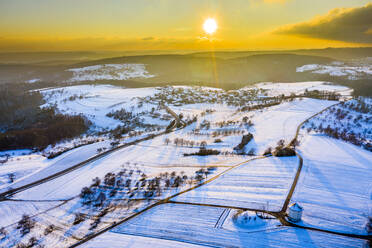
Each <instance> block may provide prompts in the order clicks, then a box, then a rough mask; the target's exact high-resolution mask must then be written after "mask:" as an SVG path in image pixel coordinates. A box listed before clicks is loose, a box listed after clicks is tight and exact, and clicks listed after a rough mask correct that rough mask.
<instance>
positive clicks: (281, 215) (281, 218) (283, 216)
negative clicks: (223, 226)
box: [70, 103, 372, 247]
mask: <svg viewBox="0 0 372 248" xmlns="http://www.w3.org/2000/svg"><path fill="white" fill-rule="evenodd" d="M337 104H339V103H336V104H334V105H331V106H329V107H327V108H325V109H323V110H322V111H320V112H318V113H316V114H314V115H312V116H310V117H309V118H307V119H306V120H304V121H303V122H301V123H300V124H299V125H298V127H297V130H296V134H295V137H294V138H293V140H292V142H291V144H294V142H293V141H296V140H297V139H298V135H299V132H300V129H301V126H302V125H303V124H304V123H305V122H306V121H308V120H309V119H311V118H313V117H315V116H316V115H319V114H321V113H323V112H324V111H326V110H327V109H329V108H331V107H333V106H335V105H337ZM296 156H297V157H298V158H299V164H298V168H297V171H296V174H295V177H294V180H293V183H292V185H291V188H290V190H289V192H288V195H287V197H286V199H285V201H284V204H283V206H282V209H281V210H280V211H279V212H275V211H268V210H262V209H249V208H242V207H233V206H225V205H214V204H200V203H190V202H179V201H172V199H173V198H175V197H176V196H179V195H181V194H184V193H186V192H189V191H191V190H194V189H196V188H198V187H201V186H203V185H205V184H207V183H210V182H212V181H214V180H216V179H217V178H219V177H220V176H222V175H224V174H226V173H228V172H229V171H230V170H232V169H234V168H237V167H239V166H241V165H243V164H247V163H248V162H249V161H252V160H256V159H265V158H266V157H265V156H262V157H257V158H254V159H251V160H248V161H244V162H242V163H239V164H236V165H234V166H232V167H230V168H229V169H227V170H225V171H223V172H222V173H220V174H218V175H216V176H214V177H212V178H210V179H208V180H206V181H204V182H202V183H201V184H199V185H196V186H194V187H191V188H189V189H186V190H184V191H182V192H179V193H176V194H174V195H172V196H169V197H167V198H165V199H163V200H159V201H158V202H156V203H154V204H152V205H150V206H148V207H147V208H145V209H143V210H142V211H139V212H137V213H136V214H134V215H132V216H129V217H127V218H125V219H123V220H121V221H119V222H117V223H114V224H113V225H111V226H109V227H107V228H104V229H103V230H101V231H99V232H97V233H95V234H92V235H90V236H88V237H86V238H85V239H83V240H80V241H79V242H77V243H75V244H74V245H72V246H70V247H77V246H79V245H81V244H84V243H86V242H88V241H89V240H91V239H93V238H95V237H97V236H99V235H101V234H103V233H105V232H107V231H109V230H111V229H113V228H115V227H117V226H119V225H121V224H123V223H125V222H127V221H128V220H130V219H132V218H134V217H136V216H138V215H140V214H142V213H144V212H146V211H148V210H150V209H152V208H154V207H156V206H159V205H161V204H168V203H173V204H189V205H198V206H209V207H222V208H228V209H241V210H245V211H255V212H262V213H266V214H270V215H272V216H274V217H276V218H277V219H278V220H279V221H280V222H281V223H282V225H284V226H292V227H297V228H303V229H308V230H313V231H319V232H325V233H330V234H335V235H341V236H347V237H352V238H360V239H367V240H371V238H372V235H355V234H347V233H340V232H334V231H329V230H323V229H319V228H314V227H305V226H299V225H297V224H295V223H291V222H289V221H287V219H286V216H287V215H286V211H287V208H288V205H289V203H290V201H291V198H292V196H293V193H294V191H295V188H296V185H297V182H298V179H299V177H300V174H301V170H302V166H303V158H302V156H301V155H300V154H299V153H298V152H297V151H296Z"/></svg>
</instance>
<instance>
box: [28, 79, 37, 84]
mask: <svg viewBox="0 0 372 248" xmlns="http://www.w3.org/2000/svg"><path fill="white" fill-rule="evenodd" d="M40 81H41V79H40V78H34V79H30V80H27V81H26V83H29V84H33V83H37V82H40Z"/></svg>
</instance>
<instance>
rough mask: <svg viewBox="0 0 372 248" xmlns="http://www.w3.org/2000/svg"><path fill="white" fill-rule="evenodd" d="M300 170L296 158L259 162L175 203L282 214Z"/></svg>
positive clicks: (226, 174) (186, 195) (198, 189)
mask: <svg viewBox="0 0 372 248" xmlns="http://www.w3.org/2000/svg"><path fill="white" fill-rule="evenodd" d="M297 168H298V159H297V157H285V158H277V157H269V158H262V159H256V160H253V161H250V162H247V163H245V164H243V165H241V166H239V167H237V168H234V169H232V170H230V171H228V172H226V173H225V174H223V175H222V176H220V177H219V178H217V179H216V180H214V181H212V182H210V183H208V184H206V185H203V186H201V187H199V188H196V189H195V190H192V191H189V192H186V193H185V194H182V195H179V196H177V197H175V198H174V199H173V200H174V201H179V202H192V203H209V204H217V205H225V206H234V207H244V208H253V209H266V210H270V211H280V209H281V207H282V205H283V203H284V200H285V198H286V196H287V194H288V191H289V188H290V186H291V184H292V182H293V178H294V175H295V173H296V171H297Z"/></svg>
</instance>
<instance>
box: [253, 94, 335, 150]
mask: <svg viewBox="0 0 372 248" xmlns="http://www.w3.org/2000/svg"><path fill="white" fill-rule="evenodd" d="M335 103H336V102H334V101H324V100H317V99H310V98H304V99H303V100H294V101H292V102H286V103H283V104H280V105H278V106H274V107H271V108H267V109H265V110H263V111H262V112H258V113H255V114H254V116H253V117H252V122H253V124H254V126H253V127H252V134H253V136H254V140H253V142H251V143H250V144H248V146H247V147H256V149H257V152H258V154H262V153H263V152H264V150H265V149H267V148H268V147H272V148H274V147H275V146H276V143H277V142H278V141H279V140H280V139H284V140H285V141H286V142H289V141H291V140H292V139H293V138H294V136H295V134H296V129H297V127H298V125H299V124H300V123H301V122H303V121H305V120H306V119H307V118H309V117H311V116H312V115H314V114H316V113H317V112H319V111H321V110H323V109H325V108H327V107H329V106H331V105H332V104H335Z"/></svg>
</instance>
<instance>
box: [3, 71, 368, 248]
mask: <svg viewBox="0 0 372 248" xmlns="http://www.w3.org/2000/svg"><path fill="white" fill-rule="evenodd" d="M141 68H142V67H141V66H139V67H133V68H132V67H130V66H127V67H126V66H124V67H120V66H118V65H106V66H101V67H95V66H93V67H87V68H80V69H76V70H75V71H74V73H77V75H80V76H79V77H80V78H84V75H85V74H84V73H87V74H89V75H90V76H92V75H95V73H96V74H97V75H98V77H104V76H102V75H106V74H110V76H112V77H114V76H115V75H113V74H115V73H116V72H115V73H114V71H116V70H124V71H125V72H123V73H124V74H120V75H119V76H118V75H116V76H118V77H122V76H123V75H126V74H125V73H129V72H128V71H131V70H137V72H131V73H132V74H133V75H137V74H138V73H139V71H141V70H142V69H143V70H145V67H143V68H142V69H141ZM131 73H129V74H130V75H132V74H131ZM136 73H137V74H136ZM143 73H144V74H143V75H147V74H146V73H145V72H143ZM139 74H141V73H139ZM141 75H142V74H141ZM313 90H318V91H323V90H324V91H332V92H337V93H340V94H342V95H345V96H348V95H350V93H351V92H352V91H351V90H350V89H349V88H347V87H343V86H338V85H332V84H329V83H325V82H303V83H293V84H289V83H283V84H272V83H264V84H257V85H255V86H254V87H251V88H246V89H241V90H236V91H223V90H220V89H215V88H203V87H187V86H177V87H163V88H139V89H127V88H121V87H116V86H111V85H97V86H93V85H76V86H69V87H64V88H57V89H45V90H42V94H43V95H44V97H45V100H46V104H45V105H44V106H55V107H56V108H57V109H58V110H59V111H60V112H62V113H67V114H71V115H75V114H82V115H84V116H86V117H87V118H88V119H89V120H90V121H91V122H92V123H93V127H92V128H91V129H90V132H91V133H89V134H88V136H89V135H91V136H90V138H92V139H93V138H95V139H97V140H96V142H95V143H93V144H88V145H84V146H81V147H79V148H75V149H72V150H70V151H68V152H65V153H63V154H62V155H59V156H57V157H56V158H53V159H50V160H47V159H45V158H44V157H42V156H41V155H42V154H43V153H40V152H39V153H32V152H31V151H23V152H24V153H25V152H27V154H22V152H16V153H17V154H15V153H14V152H13V153H14V154H13V155H12V154H11V153H10V155H11V157H10V158H9V160H8V161H7V162H5V163H4V164H3V165H1V166H0V182H2V183H3V184H2V185H0V193H1V192H4V191H6V190H7V189H8V187H13V188H16V187H20V186H23V185H26V184H29V183H32V182H34V181H36V180H39V179H42V178H45V177H48V176H50V175H53V174H54V173H57V172H60V171H62V170H64V169H66V168H69V167H71V166H73V165H76V164H78V163H80V162H82V161H84V160H86V159H89V158H91V157H93V156H94V155H96V154H98V153H99V152H102V151H103V148H105V150H107V149H110V148H111V147H112V144H110V143H111V142H112V141H113V139H112V138H110V137H109V135H107V134H105V135H102V136H99V134H98V132H97V131H110V130H113V129H115V128H116V127H117V126H120V125H126V124H125V121H126V120H125V118H126V117H125V115H124V117H125V118H124V120H117V119H114V118H113V116H112V115H111V116H110V115H109V116H108V115H107V114H109V113H113V112H115V111H118V110H122V109H125V110H126V111H129V112H131V113H134V114H138V115H139V116H140V117H141V122H142V123H145V124H146V125H156V126H157V127H158V128H159V129H156V130H154V129H153V130H152V131H145V132H143V133H141V134H139V135H138V136H130V135H129V134H123V136H121V138H116V140H117V141H118V142H119V143H120V144H123V143H125V142H130V141H134V140H136V139H139V138H141V137H145V136H147V135H148V134H149V133H157V132H161V131H162V130H164V129H165V127H166V126H167V125H168V124H169V123H170V121H171V120H172V119H173V117H172V116H170V115H169V114H168V113H167V112H166V111H165V109H160V108H158V104H159V103H163V104H165V105H166V106H169V107H170V108H171V109H172V110H173V111H174V112H175V113H176V114H182V115H183V116H184V117H183V119H184V120H185V121H188V120H193V121H190V122H188V125H187V126H186V127H184V128H180V129H177V130H174V131H172V132H169V133H164V134H163V133H162V135H160V136H157V137H154V138H152V139H149V140H146V141H142V142H139V143H136V144H134V145H131V146H128V147H124V148H121V149H119V150H116V151H114V152H112V153H110V154H108V155H107V156H103V157H101V158H98V159H96V160H94V161H91V162H89V163H87V164H86V165H84V166H82V167H80V168H77V169H75V170H73V171H70V172H69V173H67V174H64V175H61V176H59V177H57V178H55V179H53V180H50V181H47V182H44V183H42V184H40V185H37V186H35V187H32V188H30V189H27V190H24V191H22V192H20V193H17V194H15V195H14V196H12V201H2V202H0V216H5V215H6V217H3V219H2V220H1V221H0V227H6V230H7V231H9V235H8V237H9V238H6V239H1V235H2V234H1V232H0V246H5V247H12V246H14V245H15V244H16V243H15V242H17V240H18V241H20V242H22V243H26V242H28V240H30V238H31V237H32V236H35V237H36V238H37V239H38V240H39V244H40V245H45V246H46V247H60V246H69V245H71V244H74V243H75V242H77V241H78V240H81V239H83V238H84V237H86V235H89V234H92V233H95V232H96V231H98V230H101V229H103V228H105V227H108V226H110V225H112V224H113V223H114V222H117V221H120V220H123V218H126V217H129V216H131V215H133V214H135V213H138V211H141V210H142V209H144V208H146V207H147V206H150V205H151V204H153V203H155V202H156V201H158V200H160V199H165V198H167V197H170V196H173V195H174V194H176V193H181V194H179V195H177V196H176V197H174V198H171V201H173V202H177V203H166V204H161V205H157V206H155V207H153V208H151V209H149V210H147V211H144V212H143V213H140V214H139V215H138V216H136V217H134V218H132V219H130V220H129V221H127V222H124V223H123V224H122V225H120V226H118V227H116V228H114V229H113V230H111V231H109V232H105V233H104V234H102V235H99V236H98V237H97V238H94V239H93V240H91V241H89V242H88V243H86V244H84V245H83V247H103V246H105V247H106V246H107V247H123V246H125V247H148V246H153V247H160V246H161V247H204V246H208V247H210V246H212V247H283V246H285V247H319V246H321V247H363V246H364V245H365V241H363V240H359V239H352V238H347V237H344V236H338V235H332V234H328V233H324V232H318V231H310V230H306V229H302V228H294V227H288V226H282V225H281V224H280V222H279V220H277V219H275V218H273V216H271V219H270V220H259V221H256V222H252V223H254V224H252V223H251V224H249V225H244V224H242V223H243V222H242V223H240V224H238V225H237V223H236V221H235V220H234V219H233V216H234V214H235V213H236V211H237V210H236V209H234V208H250V209H265V210H269V211H280V210H281V208H282V207H283V203H284V201H285V199H286V197H287V195H288V192H289V190H290V188H291V185H292V183H293V181H294V176H295V174H296V171H297V169H298V165H299V159H298V158H297V157H296V156H293V157H281V158H278V157H258V155H261V154H262V153H263V152H264V151H265V150H266V149H267V148H269V147H271V148H274V147H275V146H277V142H278V141H279V140H284V143H285V144H288V143H289V142H290V141H291V140H292V139H293V138H294V137H295V134H296V130H297V128H298V126H299V125H300V124H301V123H302V122H304V121H305V120H306V119H308V118H310V117H311V116H313V115H314V114H316V113H318V112H320V111H322V110H324V109H325V108H327V107H330V106H331V105H333V104H335V103H337V102H336V101H326V100H320V99H311V98H302V99H299V98H295V99H285V100H283V101H282V100H280V97H275V96H280V95H282V94H284V95H287V96H288V95H291V94H292V93H293V94H302V93H304V92H305V91H313ZM268 96H269V98H268ZM270 96H274V97H272V98H273V99H274V101H272V100H270ZM265 98H266V100H265ZM278 99H279V100H278ZM221 101H222V102H221ZM265 104H267V105H265ZM268 106H269V107H268ZM244 107H249V108H244ZM326 113H327V112H324V114H322V115H321V116H320V117H319V118H318V119H319V120H322V118H323V119H324V123H326V122H327V121H328V122H327V123H328V124H330V125H333V122H335V120H333V122H332V120H326V116H327V115H326ZM163 117H164V118H163ZM352 120H353V121H355V122H358V123H359V122H360V120H361V119H360V118H357V117H355V118H354V119H352ZM362 120H363V121H364V122H365V125H364V124H363V125H364V126H363V128H364V129H366V128H367V129H368V124H369V121H370V120H369V119H366V118H364V117H363V118H362ZM146 125H143V126H141V127H137V126H136V127H135V129H134V131H136V130H141V131H143V130H144V127H146ZM364 129H363V130H364ZM248 132H249V133H251V134H253V139H252V140H251V141H250V142H249V143H248V144H247V145H246V146H245V148H244V149H243V152H245V153H242V154H237V153H236V152H235V151H234V149H233V148H234V147H235V146H237V145H238V144H239V143H240V142H241V140H242V136H243V135H244V134H247V133H248ZM77 139H78V140H80V139H81V140H82V138H81V137H79V138H77ZM75 141H77V140H75ZM75 141H73V140H71V141H64V142H65V143H63V142H62V143H60V144H57V145H56V146H55V147H49V148H48V149H46V150H45V151H44V153H45V154H46V153H48V152H51V151H53V149H54V150H56V151H58V150H60V149H62V148H63V147H64V146H66V147H71V148H72V144H73V143H74V142H75ZM202 143H204V145H202ZM202 146H205V147H206V149H213V150H214V151H218V152H220V153H219V154H218V155H209V156H196V155H192V156H184V155H185V154H188V155H190V154H191V153H196V152H198V151H200V150H201V147H202ZM248 151H253V154H249V155H248V154H247V153H248ZM298 151H299V152H300V154H301V155H302V156H303V159H304V164H303V169H302V172H301V174H300V178H299V181H298V184H297V187H296V189H295V192H294V195H293V197H292V199H291V201H292V202H298V203H299V204H300V205H301V206H303V207H304V209H305V210H304V213H303V219H302V222H300V223H299V224H300V225H305V226H312V227H316V228H319V229H328V230H333V231H339V232H345V233H354V234H366V232H365V229H364V225H365V222H366V221H367V217H368V216H371V214H372V200H371V199H372V188H371V187H372V184H371V180H370V178H372V174H371V173H372V172H371V171H372V168H370V167H371V166H370V162H371V161H372V155H371V153H370V152H368V151H367V150H363V149H362V148H359V147H356V146H354V145H351V144H347V143H344V142H343V141H338V140H334V139H331V138H328V137H325V136H323V135H319V134H318V135H315V134H314V133H312V132H310V133H307V132H306V128H304V129H302V130H301V132H300V146H299V148H298ZM30 152H31V154H29V153H30ZM0 155H4V154H0ZM211 167H212V168H211ZM201 168H202V169H203V171H204V172H205V171H207V168H211V171H210V174H207V173H205V177H206V178H202V179H200V180H199V179H197V176H196V175H198V171H199V170H200V169H201ZM11 172H14V174H15V175H16V177H15V178H16V181H15V182H14V183H13V184H9V176H8V174H9V173H11ZM172 172H174V173H173V174H174V175H181V176H185V179H184V181H183V183H181V185H180V186H169V185H168V186H164V185H165V183H166V179H167V178H171V177H172V179H171V181H172V183H173V182H174V178H176V176H170V175H172ZM109 173H115V175H114V178H115V179H114V183H113V184H112V185H111V186H110V185H109V184H108V183H107V180H108V179H107V178H109V177H107V175H109ZM202 173H203V172H202ZM143 175H144V176H143ZM165 175H166V176H165ZM217 175H218V176H217ZM96 177H98V178H100V179H101V181H102V183H101V184H100V185H99V186H91V185H92V180H93V179H94V178H96ZM141 177H142V178H144V179H143V180H142V178H141ZM164 178H165V179H164ZM180 178H181V177H180ZM124 179H125V180H128V179H131V180H132V184H131V186H130V187H127V186H123V185H124V181H120V182H119V181H118V180H124ZM208 179H209V180H211V181H208ZM143 181H145V182H146V183H147V184H146V183H145V184H143V185H146V186H143V185H141V184H142V183H143ZM200 182H207V183H206V184H204V185H201V186H200V187H196V188H194V189H192V190H190V191H187V192H184V191H185V190H187V189H189V188H190V187H192V186H196V185H197V184H199V183H200ZM151 183H154V184H153V185H152V186H151ZM172 183H171V184H172ZM156 184H158V185H162V187H163V186H164V187H163V188H161V189H160V190H159V191H158V193H156V194H154V195H151V196H149V197H148V196H146V195H145V193H144V192H145V191H146V192H150V189H149V188H151V187H154V185H156ZM84 187H89V189H91V190H93V191H94V193H92V194H93V196H92V198H94V199H93V200H92V201H91V202H93V203H94V202H97V201H98V200H97V199H96V198H97V195H98V194H99V193H100V192H104V195H105V196H106V197H107V198H105V200H104V204H103V205H102V204H101V206H99V205H94V204H93V203H86V202H84V197H83V196H82V195H81V192H82V188H84ZM155 188H156V187H155ZM159 188H160V187H159ZM159 188H158V189H159ZM87 189H88V188H87ZM89 189H88V190H89ZM151 190H152V189H151ZM113 192H114V194H113V195H112V196H110V194H111V193H113ZM182 192H183V193H182ZM130 195H131V196H130ZM88 202H89V201H88ZM187 203H188V204H187ZM198 204H206V205H208V204H211V205H214V207H209V206H206V205H205V206H200V205H198ZM217 205H219V207H217ZM12 210H14V211H12ZM23 214H28V215H30V216H32V218H33V219H34V220H35V221H36V224H35V227H34V229H33V230H32V231H31V232H30V233H29V234H26V235H25V236H24V237H22V236H21V235H20V232H19V229H17V228H16V227H17V222H18V221H19V220H20V219H21V218H22V215H23ZM79 214H82V215H83V216H84V220H83V221H82V222H78V223H74V222H75V220H76V218H77V217H76V216H77V215H79ZM8 215H9V216H8ZM97 220H98V222H97V223H98V224H97V225H96V226H94V223H96V221H97ZM257 223H258V224H257ZM50 225H54V226H55V230H54V232H52V233H51V234H48V235H44V236H43V235H42V234H43V233H44V232H45V229H46V227H48V226H50ZM252 225H253V227H252ZM256 226H257V227H256Z"/></svg>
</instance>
